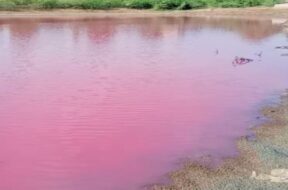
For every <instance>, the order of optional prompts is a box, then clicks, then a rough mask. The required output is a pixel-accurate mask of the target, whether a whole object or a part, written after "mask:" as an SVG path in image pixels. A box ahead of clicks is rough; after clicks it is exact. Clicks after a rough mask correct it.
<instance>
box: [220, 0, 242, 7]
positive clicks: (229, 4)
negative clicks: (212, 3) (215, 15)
mask: <svg viewBox="0 0 288 190" xmlns="http://www.w3.org/2000/svg"><path fill="white" fill-rule="evenodd" d="M218 5H219V7H222V8H237V7H243V4H242V3H239V2H236V1H233V0H231V1H223V2H221V3H219V4H218Z"/></svg>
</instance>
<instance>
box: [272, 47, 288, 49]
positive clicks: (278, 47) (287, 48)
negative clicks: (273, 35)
mask: <svg viewBox="0 0 288 190" xmlns="http://www.w3.org/2000/svg"><path fill="white" fill-rule="evenodd" d="M275 48H276V49H288V46H277V47H275Z"/></svg>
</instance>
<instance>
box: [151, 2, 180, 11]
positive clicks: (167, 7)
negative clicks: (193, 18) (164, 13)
mask: <svg viewBox="0 0 288 190" xmlns="http://www.w3.org/2000/svg"><path fill="white" fill-rule="evenodd" d="M182 3H183V1H181V0H160V1H158V2H157V4H156V6H155V8H156V9H163V10H171V9H176V8H178V7H180V5H181V4H182Z"/></svg>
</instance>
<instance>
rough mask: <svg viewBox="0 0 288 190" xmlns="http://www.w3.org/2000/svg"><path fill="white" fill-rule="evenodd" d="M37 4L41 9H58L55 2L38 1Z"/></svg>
mask: <svg viewBox="0 0 288 190" xmlns="http://www.w3.org/2000/svg"><path fill="white" fill-rule="evenodd" d="M38 3H39V5H40V7H41V8H43V9H55V8H57V7H58V1H57V0H40V1H39V2H38Z"/></svg>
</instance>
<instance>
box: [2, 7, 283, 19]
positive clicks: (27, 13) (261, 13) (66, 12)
mask: <svg viewBox="0 0 288 190" xmlns="http://www.w3.org/2000/svg"><path fill="white" fill-rule="evenodd" d="M287 10H288V9H275V8H264V7H260V8H226V9H223V8H215V9H200V10H188V11H156V10H135V9H114V10H76V9H55V10H49V11H46V10H42V11H41V10H18V11H0V19H1V18H73V19H76V18H91V17H92V18H93V17H96V18H98V17H100V18H101V17H118V18H119V17H123V18H125V17H151V16H152V17H155V16H161V17H163V16H173V17H178V16H181V17H182V16H187V17H189V16H205V17H215V16H218V17H229V18H231V17H245V18H257V19H267V18H288V11H287Z"/></svg>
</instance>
